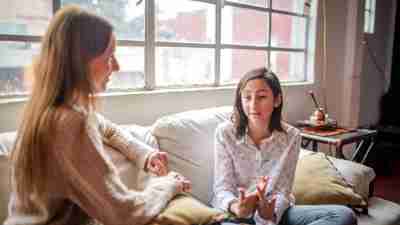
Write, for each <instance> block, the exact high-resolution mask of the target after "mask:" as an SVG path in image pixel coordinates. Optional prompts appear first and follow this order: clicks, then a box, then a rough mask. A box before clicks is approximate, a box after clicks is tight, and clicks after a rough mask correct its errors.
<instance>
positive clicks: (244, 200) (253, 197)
mask: <svg viewBox="0 0 400 225" xmlns="http://www.w3.org/2000/svg"><path fill="white" fill-rule="evenodd" d="M238 191H239V199H238V200H237V201H235V202H233V203H232V204H230V206H229V207H230V211H231V212H232V213H234V214H235V215H236V216H237V217H239V218H246V217H248V216H250V215H252V214H253V213H254V211H255V209H256V206H257V201H258V198H257V193H256V192H252V193H247V194H246V191H245V189H243V188H239V189H238Z"/></svg>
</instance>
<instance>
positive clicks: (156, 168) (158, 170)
mask: <svg viewBox="0 0 400 225" xmlns="http://www.w3.org/2000/svg"><path fill="white" fill-rule="evenodd" d="M145 168H146V170H147V171H149V172H151V173H154V174H155V175H157V176H165V175H167V174H168V172H169V169H168V157H167V153H166V152H161V151H155V152H153V153H151V154H150V156H149V158H148V159H147V162H146V166H145Z"/></svg>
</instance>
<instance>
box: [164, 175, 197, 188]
mask: <svg viewBox="0 0 400 225" xmlns="http://www.w3.org/2000/svg"><path fill="white" fill-rule="evenodd" d="M168 176H171V177H172V178H173V179H175V181H176V182H177V183H178V192H179V193H181V192H190V191H191V190H192V183H191V182H190V180H188V179H187V178H186V177H184V176H182V175H181V174H179V173H177V172H170V173H169V174H168Z"/></svg>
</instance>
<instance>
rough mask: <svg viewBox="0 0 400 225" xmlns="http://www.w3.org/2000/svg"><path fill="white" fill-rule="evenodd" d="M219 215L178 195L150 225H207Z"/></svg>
mask: <svg viewBox="0 0 400 225" xmlns="http://www.w3.org/2000/svg"><path fill="white" fill-rule="evenodd" d="M221 214H222V212H220V211H218V210H216V209H214V208H210V207H208V206H206V205H204V204H203V203H201V202H200V201H198V200H196V199H195V198H193V197H191V196H189V195H186V194H180V195H178V196H176V197H175V198H174V199H172V200H171V201H170V202H169V203H168V205H167V207H166V208H165V209H164V210H163V211H162V212H161V214H159V215H158V216H157V217H156V218H154V219H153V221H152V222H151V223H150V225H192V224H199V225H202V224H209V223H212V222H214V221H215V220H216V219H217V217H218V216H219V215H221Z"/></svg>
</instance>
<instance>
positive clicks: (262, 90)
mask: <svg viewBox="0 0 400 225" xmlns="http://www.w3.org/2000/svg"><path fill="white" fill-rule="evenodd" d="M251 92H255V93H259V92H268V89H260V90H257V91H251V90H243V93H246V94H248V93H251Z"/></svg>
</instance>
